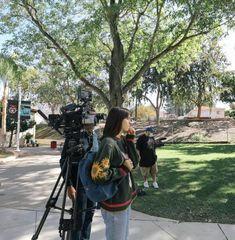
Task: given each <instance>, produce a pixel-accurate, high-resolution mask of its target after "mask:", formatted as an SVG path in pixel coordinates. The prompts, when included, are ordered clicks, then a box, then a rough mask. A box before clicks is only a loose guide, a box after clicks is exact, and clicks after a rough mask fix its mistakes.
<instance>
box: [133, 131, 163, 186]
mask: <svg viewBox="0 0 235 240" xmlns="http://www.w3.org/2000/svg"><path fill="white" fill-rule="evenodd" d="M153 133H154V129H153V128H151V127H147V128H146V129H145V132H144V133H143V134H142V135H140V136H139V138H138V139H137V142H136V148H137V149H138V150H139V154H140V163H139V166H140V172H141V175H142V177H143V179H144V187H145V188H149V184H148V176H149V174H150V175H151V177H152V180H153V183H152V186H153V187H154V188H156V189H158V188H159V186H158V183H157V180H158V176H157V174H158V166H157V155H156V148H157V147H160V146H163V143H162V142H157V141H155V139H154V137H153Z"/></svg>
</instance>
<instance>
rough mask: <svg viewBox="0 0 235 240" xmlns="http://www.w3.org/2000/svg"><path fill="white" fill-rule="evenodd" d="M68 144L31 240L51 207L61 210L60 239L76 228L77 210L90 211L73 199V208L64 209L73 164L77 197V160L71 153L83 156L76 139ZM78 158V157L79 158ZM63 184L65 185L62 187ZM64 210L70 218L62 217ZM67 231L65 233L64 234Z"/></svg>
mask: <svg viewBox="0 0 235 240" xmlns="http://www.w3.org/2000/svg"><path fill="white" fill-rule="evenodd" d="M68 146H69V150H67V151H66V153H67V154H66V159H65V161H64V163H63V166H62V170H61V172H60V174H59V176H58V178H57V180H56V183H55V185H54V187H53V190H52V192H51V195H50V197H49V199H48V201H47V203H46V206H45V207H46V210H45V211H44V214H43V216H42V218H41V221H40V223H39V225H38V227H37V229H36V231H35V234H34V235H33V237H32V238H31V240H36V239H38V236H39V234H40V232H41V230H42V227H43V225H44V223H45V221H46V218H47V216H48V214H49V212H50V210H51V208H54V209H58V210H60V211H61V214H60V221H59V234H60V237H61V239H62V240H65V239H66V240H70V239H71V237H70V236H71V234H70V233H71V231H72V230H76V229H77V228H78V227H79V226H78V212H83V211H91V210H92V209H94V208H92V209H88V208H87V209H78V206H77V201H76V200H75V201H74V204H73V209H69V210H68V209H65V205H66V195H67V189H66V188H67V183H68V180H69V177H70V172H71V169H72V165H74V164H77V165H78V166H77V179H76V199H77V197H78V196H77V194H78V181H79V161H76V162H73V161H72V159H73V157H72V156H73V154H74V153H78V154H80V155H81V158H82V156H83V154H84V153H83V147H82V145H81V144H77V141H76V140H73V139H71V140H69V143H68ZM81 158H79V159H81ZM64 171H66V174H65V177H64V180H63V182H62V183H61V185H60V187H59V189H58V191H57V192H56V189H57V188H58V185H59V183H60V181H61V177H62V176H63V173H64ZM64 186H65V187H64ZM63 187H64V195H63V199H62V206H61V207H58V206H56V202H57V200H58V198H59V196H60V194H61V191H62V189H63ZM65 212H67V213H69V214H70V215H71V218H70V219H65V218H64V215H65ZM66 233H67V234H66Z"/></svg>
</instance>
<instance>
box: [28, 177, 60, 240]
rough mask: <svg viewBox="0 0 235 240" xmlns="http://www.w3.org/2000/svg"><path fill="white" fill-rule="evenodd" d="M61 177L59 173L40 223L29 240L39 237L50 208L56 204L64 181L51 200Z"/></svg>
mask: <svg viewBox="0 0 235 240" xmlns="http://www.w3.org/2000/svg"><path fill="white" fill-rule="evenodd" d="M61 176H62V173H60V175H59V177H58V178H57V180H56V183H55V186H54V188H53V190H52V192H51V195H50V197H49V199H48V201H47V204H46V210H45V212H44V214H43V216H42V219H41V221H40V223H39V225H38V227H37V229H36V231H35V234H34V235H33V237H32V238H31V240H36V239H38V236H39V234H40V232H41V230H42V227H43V225H44V223H45V221H46V218H47V216H48V214H49V212H50V210H51V208H52V207H55V204H56V202H57V199H58V197H59V195H60V192H61V190H62V188H63V185H64V181H63V183H62V184H61V186H60V189H59V191H58V193H57V194H56V197H54V198H53V196H54V193H55V191H56V189H57V186H58V184H59V182H60V179H61Z"/></svg>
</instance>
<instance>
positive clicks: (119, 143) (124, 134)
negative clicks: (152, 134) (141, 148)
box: [91, 107, 139, 240]
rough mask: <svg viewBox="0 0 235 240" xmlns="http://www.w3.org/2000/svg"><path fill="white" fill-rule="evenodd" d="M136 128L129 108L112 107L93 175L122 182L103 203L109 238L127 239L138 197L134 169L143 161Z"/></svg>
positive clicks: (94, 179) (104, 179) (98, 181)
mask: <svg viewBox="0 0 235 240" xmlns="http://www.w3.org/2000/svg"><path fill="white" fill-rule="evenodd" d="M134 138H135V130H134V129H133V128H132V127H131V126H130V114H129V111H128V110H126V109H124V108H120V107H114V108H112V109H111V110H110V112H109V114H108V116H107V120H106V124H105V127H104V131H103V137H102V141H101V145H100V148H99V151H98V153H97V156H96V160H95V162H94V163H93V166H92V170H91V176H92V179H93V181H95V182H96V183H100V184H105V183H108V182H110V181H116V182H117V183H118V191H117V193H116V194H115V195H114V196H113V197H112V198H111V199H108V200H106V201H104V202H101V203H100V206H101V213H102V216H103V219H104V223H105V225H106V230H105V235H106V240H127V239H128V235H129V216H130V211H131V207H130V206H131V203H132V201H133V199H134V198H135V196H136V190H135V183H134V182H133V178H132V175H131V171H132V169H133V168H135V167H136V166H137V164H138V161H139V155H138V153H137V150H136V148H135V143H134Z"/></svg>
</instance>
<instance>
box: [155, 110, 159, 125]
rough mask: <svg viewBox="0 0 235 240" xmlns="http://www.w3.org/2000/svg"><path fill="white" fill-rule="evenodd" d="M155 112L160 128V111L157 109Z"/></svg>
mask: <svg viewBox="0 0 235 240" xmlns="http://www.w3.org/2000/svg"><path fill="white" fill-rule="evenodd" d="M155 112H156V124H157V126H159V125H160V109H159V108H155Z"/></svg>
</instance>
